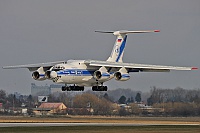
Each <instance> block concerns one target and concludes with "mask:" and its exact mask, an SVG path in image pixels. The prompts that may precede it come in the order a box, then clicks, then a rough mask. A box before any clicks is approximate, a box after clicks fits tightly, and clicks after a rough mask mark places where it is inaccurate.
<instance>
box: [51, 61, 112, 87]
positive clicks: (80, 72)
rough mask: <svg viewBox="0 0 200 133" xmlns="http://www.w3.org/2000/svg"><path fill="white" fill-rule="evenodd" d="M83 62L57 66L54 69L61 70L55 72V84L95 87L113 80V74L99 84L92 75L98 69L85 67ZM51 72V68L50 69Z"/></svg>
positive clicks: (71, 62) (69, 62) (70, 62)
mask: <svg viewBox="0 0 200 133" xmlns="http://www.w3.org/2000/svg"><path fill="white" fill-rule="evenodd" d="M84 61H85V60H69V61H68V62H67V64H57V65H55V66H54V68H55V67H56V68H58V67H59V68H63V70H59V71H57V72H56V73H57V76H56V77H55V78H53V79H52V80H53V82H55V83H65V84H76V85H78V86H95V85H99V84H100V83H103V82H105V81H108V80H111V79H112V78H114V74H113V73H110V76H109V77H108V78H106V79H102V80H101V81H100V82H97V80H96V79H95V78H94V76H93V74H94V72H95V71H96V70H98V69H99V67H93V66H87V65H85V64H84ZM52 70H53V68H52Z"/></svg>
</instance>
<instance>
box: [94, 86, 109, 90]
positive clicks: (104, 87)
mask: <svg viewBox="0 0 200 133" xmlns="http://www.w3.org/2000/svg"><path fill="white" fill-rule="evenodd" d="M107 90H108V87H107V86H92V91H107Z"/></svg>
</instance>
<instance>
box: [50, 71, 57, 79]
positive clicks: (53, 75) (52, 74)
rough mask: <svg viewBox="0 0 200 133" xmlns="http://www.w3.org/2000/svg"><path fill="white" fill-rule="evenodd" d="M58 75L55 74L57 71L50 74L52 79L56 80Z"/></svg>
mask: <svg viewBox="0 0 200 133" xmlns="http://www.w3.org/2000/svg"><path fill="white" fill-rule="evenodd" d="M57 76H58V75H57V73H56V72H55V71H51V73H50V77H51V78H56V77H57Z"/></svg>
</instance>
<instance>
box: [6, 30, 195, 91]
mask: <svg viewBox="0 0 200 133" xmlns="http://www.w3.org/2000/svg"><path fill="white" fill-rule="evenodd" d="M95 32H99V33H108V34H113V35H115V36H116V41H115V44H114V47H113V49H112V53H111V55H110V56H109V57H108V59H107V60H106V61H99V60H68V61H56V62H48V63H38V64H28V65H17V66H5V67H3V68H4V69H15V68H28V69H29V71H30V72H32V78H33V79H35V80H38V81H43V80H46V79H48V80H52V81H53V82H54V83H61V84H65V85H64V86H62V88H61V89H62V91H84V87H92V90H93V91H107V90H108V87H107V86H104V85H103V83H104V82H106V81H109V80H111V79H113V78H114V79H115V80H117V81H127V80H129V79H130V75H129V73H131V72H169V71H171V70H197V69H198V68H197V67H177V66H162V65H148V64H135V63H123V61H122V58H123V55H124V49H125V46H126V40H127V35H128V34H131V33H132V34H136V33H151V32H160V31H159V30H147V31H128V30H121V31H95Z"/></svg>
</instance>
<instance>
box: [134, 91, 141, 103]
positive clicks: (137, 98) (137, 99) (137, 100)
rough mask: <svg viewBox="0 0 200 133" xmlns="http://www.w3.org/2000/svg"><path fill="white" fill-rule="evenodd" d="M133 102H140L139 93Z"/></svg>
mask: <svg viewBox="0 0 200 133" xmlns="http://www.w3.org/2000/svg"><path fill="white" fill-rule="evenodd" d="M135 101H136V102H138V103H139V102H141V94H140V93H137V94H136V96H135Z"/></svg>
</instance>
